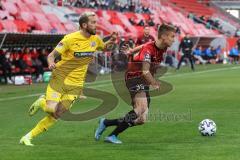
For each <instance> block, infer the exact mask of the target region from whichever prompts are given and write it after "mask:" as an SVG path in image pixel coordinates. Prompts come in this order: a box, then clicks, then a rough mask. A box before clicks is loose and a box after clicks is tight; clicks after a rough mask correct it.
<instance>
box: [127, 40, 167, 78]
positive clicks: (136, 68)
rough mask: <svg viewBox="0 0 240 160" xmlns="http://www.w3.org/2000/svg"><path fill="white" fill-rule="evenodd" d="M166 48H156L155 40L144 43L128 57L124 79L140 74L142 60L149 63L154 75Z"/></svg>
mask: <svg viewBox="0 0 240 160" xmlns="http://www.w3.org/2000/svg"><path fill="white" fill-rule="evenodd" d="M166 50H167V48H165V49H159V48H157V46H156V45H155V41H153V42H148V43H146V44H145V45H144V46H143V47H142V48H141V50H140V51H139V52H138V53H136V54H134V55H132V56H130V57H129V61H128V69H127V71H126V79H131V78H136V77H140V76H142V62H149V63H150V64H151V66H150V72H151V74H152V75H154V74H155V73H156V70H157V68H158V66H159V64H160V63H161V61H162V60H163V54H164V52H166Z"/></svg>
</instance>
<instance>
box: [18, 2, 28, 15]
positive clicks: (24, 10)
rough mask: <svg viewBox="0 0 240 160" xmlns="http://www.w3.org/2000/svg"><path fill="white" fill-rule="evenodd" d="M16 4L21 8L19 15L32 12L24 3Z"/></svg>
mask: <svg viewBox="0 0 240 160" xmlns="http://www.w3.org/2000/svg"><path fill="white" fill-rule="evenodd" d="M15 4H16V5H17V7H18V8H19V11H18V12H19V13H21V12H30V9H29V8H28V6H27V5H26V4H25V3H22V2H21V1H16V2H15Z"/></svg>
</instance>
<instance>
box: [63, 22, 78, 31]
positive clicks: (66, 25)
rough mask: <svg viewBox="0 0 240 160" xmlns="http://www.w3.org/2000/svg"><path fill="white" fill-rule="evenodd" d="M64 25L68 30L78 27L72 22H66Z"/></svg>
mask: <svg viewBox="0 0 240 160" xmlns="http://www.w3.org/2000/svg"><path fill="white" fill-rule="evenodd" d="M64 26H65V28H66V31H67V32H72V31H75V30H76V29H77V27H76V26H75V25H74V24H73V23H72V22H69V23H65V24H64Z"/></svg>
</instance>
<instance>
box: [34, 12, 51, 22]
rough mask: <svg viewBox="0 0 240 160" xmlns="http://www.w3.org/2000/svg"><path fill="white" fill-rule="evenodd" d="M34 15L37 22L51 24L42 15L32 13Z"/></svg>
mask: <svg viewBox="0 0 240 160" xmlns="http://www.w3.org/2000/svg"><path fill="white" fill-rule="evenodd" d="M32 15H33V17H34V19H35V20H37V21H40V22H44V23H49V22H48V19H47V17H46V16H45V15H44V14H42V13H36V12H35V13H32Z"/></svg>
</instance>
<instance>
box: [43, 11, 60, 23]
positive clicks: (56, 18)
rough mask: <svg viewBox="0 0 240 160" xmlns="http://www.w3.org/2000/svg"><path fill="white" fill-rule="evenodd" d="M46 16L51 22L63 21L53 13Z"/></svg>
mask: <svg viewBox="0 0 240 160" xmlns="http://www.w3.org/2000/svg"><path fill="white" fill-rule="evenodd" d="M46 17H47V19H48V20H49V22H51V23H61V21H60V20H59V19H58V17H57V16H56V15H55V14H53V13H48V14H46Z"/></svg>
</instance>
